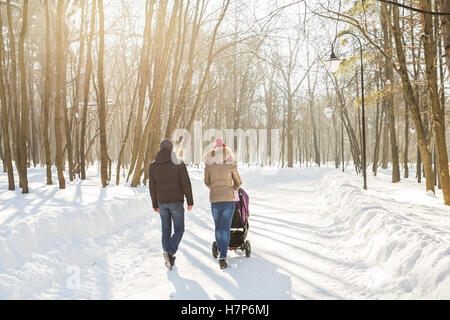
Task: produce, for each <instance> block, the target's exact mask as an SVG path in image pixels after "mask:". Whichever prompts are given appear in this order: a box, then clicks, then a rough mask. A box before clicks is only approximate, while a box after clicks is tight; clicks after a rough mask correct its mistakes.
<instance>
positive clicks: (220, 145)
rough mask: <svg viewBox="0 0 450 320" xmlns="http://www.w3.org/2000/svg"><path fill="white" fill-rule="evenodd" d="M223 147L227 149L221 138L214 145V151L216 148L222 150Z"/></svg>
mask: <svg viewBox="0 0 450 320" xmlns="http://www.w3.org/2000/svg"><path fill="white" fill-rule="evenodd" d="M221 147H226V145H225V143H223V140H222V139H220V138H217V139H216V142H215V143H214V149H215V148H221Z"/></svg>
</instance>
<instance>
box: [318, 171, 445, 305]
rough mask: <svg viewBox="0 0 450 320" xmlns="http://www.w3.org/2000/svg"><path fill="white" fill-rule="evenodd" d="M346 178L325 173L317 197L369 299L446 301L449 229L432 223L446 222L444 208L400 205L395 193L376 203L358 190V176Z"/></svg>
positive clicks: (411, 204)
mask: <svg viewBox="0 0 450 320" xmlns="http://www.w3.org/2000/svg"><path fill="white" fill-rule="evenodd" d="M349 177H350V175H343V174H341V173H336V172H334V173H330V174H328V175H327V176H326V178H325V179H324V180H323V181H322V183H321V189H322V190H323V196H322V197H323V201H324V202H325V203H326V204H327V206H328V208H329V212H330V214H331V215H332V216H333V217H334V224H333V225H332V226H330V231H331V233H330V238H332V239H333V241H337V243H338V246H339V247H340V248H341V249H342V252H344V254H345V255H346V256H347V259H349V260H351V261H359V263H357V264H359V267H360V270H361V274H360V276H362V277H364V278H365V279H366V284H367V286H368V287H370V289H371V290H370V291H369V292H370V293H369V295H370V296H369V298H370V297H373V298H378V297H384V298H393V299H398V298H400V299H403V298H407V299H411V298H419V299H420V298H423V297H427V298H432V299H449V298H450V236H449V235H450V233H449V230H448V227H450V226H449V225H447V226H445V225H444V226H439V223H433V222H434V221H438V220H439V219H442V218H444V217H445V218H447V219H448V217H449V216H450V212H449V210H448V208H446V207H445V206H443V205H442V206H439V205H436V204H435V205H434V207H433V206H429V207H425V210H424V207H421V206H420V205H418V204H414V201H413V199H412V198H410V201H408V202H404V201H399V199H398V198H396V197H395V192H394V193H392V194H391V198H390V199H389V201H386V200H381V199H380V198H378V197H377V196H376V195H375V193H376V192H375V191H374V192H371V191H370V190H371V189H370V187H369V191H365V190H363V189H362V188H361V184H362V181H361V177H356V178H354V179H349ZM386 185H388V184H386ZM390 185H393V184H390ZM382 187H383V186H382ZM398 188H399V189H401V186H400V185H398ZM375 189H376V188H375ZM386 191H388V190H386ZM388 192H389V191H388ZM411 194H413V193H412V192H411ZM421 194H422V197H423V198H427V196H426V194H425V193H424V192H423V191H421ZM415 200H416V201H417V199H415ZM426 200H427V199H425V200H424V201H426ZM434 200H435V202H436V201H439V200H437V199H434ZM388 204H389V205H388ZM353 276H355V275H353Z"/></svg>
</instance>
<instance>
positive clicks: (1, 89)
mask: <svg viewBox="0 0 450 320" xmlns="http://www.w3.org/2000/svg"><path fill="white" fill-rule="evenodd" d="M1 9H2V8H1V6H0V102H1V104H2V122H1V123H2V132H1V134H2V138H3V139H2V140H3V151H4V154H3V156H4V168H3V169H6V171H7V173H8V190H15V183H14V172H13V165H12V157H11V146H10V141H9V128H8V127H9V126H8V110H7V107H8V105H7V102H6V91H5V84H4V82H3V52H4V51H3V23H2V12H1Z"/></svg>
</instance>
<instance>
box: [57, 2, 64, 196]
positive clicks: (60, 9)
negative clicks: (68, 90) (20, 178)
mask: <svg viewBox="0 0 450 320" xmlns="http://www.w3.org/2000/svg"><path fill="white" fill-rule="evenodd" d="M64 7H65V6H64V1H58V5H57V9H56V29H55V34H56V99H55V118H54V120H55V121H54V122H55V141H56V144H55V153H56V160H55V164H56V168H57V171H58V182H59V188H60V189H65V188H66V181H65V179H64V172H63V171H64V162H63V158H64V155H63V153H64V151H63V148H62V137H63V132H62V128H61V124H63V123H64V122H63V121H64V116H63V110H62V108H64V101H63V99H65V97H63V93H64V86H65V79H64V78H63V75H64V74H65V72H64V71H63V68H64V46H63V32H64V31H63V19H64Z"/></svg>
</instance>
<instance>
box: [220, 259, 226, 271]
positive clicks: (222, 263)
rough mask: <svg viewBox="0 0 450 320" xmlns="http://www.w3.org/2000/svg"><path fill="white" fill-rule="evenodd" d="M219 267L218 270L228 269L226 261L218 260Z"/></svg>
mask: <svg viewBox="0 0 450 320" xmlns="http://www.w3.org/2000/svg"><path fill="white" fill-rule="evenodd" d="M219 266H220V269H225V268H226V267H228V264H227V259H219Z"/></svg>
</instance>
